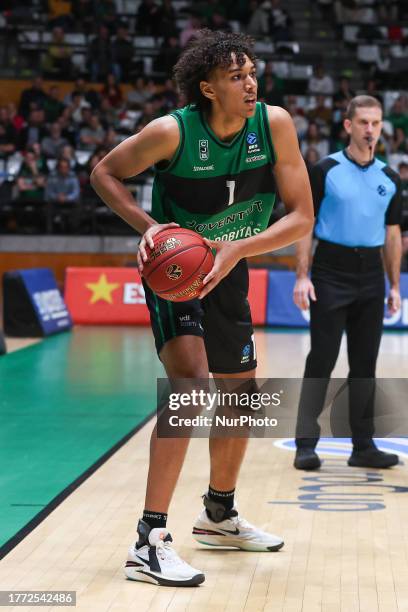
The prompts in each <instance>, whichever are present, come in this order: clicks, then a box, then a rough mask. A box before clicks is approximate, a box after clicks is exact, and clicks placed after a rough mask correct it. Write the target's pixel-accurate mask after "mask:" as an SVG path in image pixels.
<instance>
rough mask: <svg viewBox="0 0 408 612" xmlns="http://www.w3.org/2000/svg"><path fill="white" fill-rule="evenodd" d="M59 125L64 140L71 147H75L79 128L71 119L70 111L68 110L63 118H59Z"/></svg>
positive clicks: (63, 114)
mask: <svg viewBox="0 0 408 612" xmlns="http://www.w3.org/2000/svg"><path fill="white" fill-rule="evenodd" d="M89 110H90V109H89ZM58 125H59V126H60V128H61V136H63V138H65V139H66V140H67V141H68V142H69V144H70V145H71V146H75V145H76V140H77V129H78V126H77V125H76V124H75V123H74V122H73V120H72V119H71V115H70V114H69V109H67V108H66V109H65V110H64V112H63V113H62V115H61V117H59V119H58Z"/></svg>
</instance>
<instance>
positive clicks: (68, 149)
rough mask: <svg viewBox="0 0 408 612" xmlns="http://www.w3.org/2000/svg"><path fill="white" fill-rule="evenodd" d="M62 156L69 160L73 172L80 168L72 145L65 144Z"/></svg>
mask: <svg viewBox="0 0 408 612" xmlns="http://www.w3.org/2000/svg"><path fill="white" fill-rule="evenodd" d="M60 158H61V159H66V160H67V161H68V162H69V167H70V168H71V170H72V171H73V172H75V171H76V170H77V168H78V162H77V160H76V157H75V149H74V147H72V146H71V145H69V144H67V145H64V146H63V147H62V149H61V152H60Z"/></svg>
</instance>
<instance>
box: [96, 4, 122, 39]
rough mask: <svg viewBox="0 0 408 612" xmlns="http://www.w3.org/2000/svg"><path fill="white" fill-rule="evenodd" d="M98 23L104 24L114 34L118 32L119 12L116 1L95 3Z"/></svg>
mask: <svg viewBox="0 0 408 612" xmlns="http://www.w3.org/2000/svg"><path fill="white" fill-rule="evenodd" d="M93 6H94V13H95V17H96V21H97V22H98V23H104V24H105V25H106V27H107V28H108V30H109V33H110V34H113V33H114V32H115V30H116V21H117V10H116V2H115V0H98V1H97V2H94V3H93Z"/></svg>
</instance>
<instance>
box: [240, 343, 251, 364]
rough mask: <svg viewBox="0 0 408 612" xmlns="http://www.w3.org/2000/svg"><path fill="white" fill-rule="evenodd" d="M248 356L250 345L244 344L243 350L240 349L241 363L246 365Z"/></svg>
mask: <svg viewBox="0 0 408 612" xmlns="http://www.w3.org/2000/svg"><path fill="white" fill-rule="evenodd" d="M250 354H251V345H250V344H246V345H245V346H244V348H243V349H242V355H241V363H248V362H249V356H250Z"/></svg>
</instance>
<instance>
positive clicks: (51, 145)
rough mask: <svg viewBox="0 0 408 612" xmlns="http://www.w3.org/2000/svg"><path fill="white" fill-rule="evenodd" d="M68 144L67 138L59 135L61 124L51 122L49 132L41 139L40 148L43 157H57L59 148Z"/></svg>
mask: <svg viewBox="0 0 408 612" xmlns="http://www.w3.org/2000/svg"><path fill="white" fill-rule="evenodd" d="M67 144H69V143H68V140H67V139H66V138H64V137H63V136H62V135H61V126H60V124H59V123H53V124H52V125H51V127H50V133H49V135H48V136H45V138H43V139H42V141H41V150H42V152H43V154H44V155H45V157H47V158H51V159H57V158H58V157H59V156H60V154H61V150H62V148H63V147H65V145H67Z"/></svg>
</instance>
